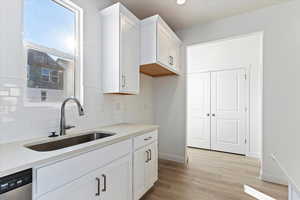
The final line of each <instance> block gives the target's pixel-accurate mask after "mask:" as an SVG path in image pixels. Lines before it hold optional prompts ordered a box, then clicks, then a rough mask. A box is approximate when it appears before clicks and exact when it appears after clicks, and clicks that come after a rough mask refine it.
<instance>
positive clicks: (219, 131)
mask: <svg viewBox="0 0 300 200" xmlns="http://www.w3.org/2000/svg"><path fill="white" fill-rule="evenodd" d="M245 73H246V72H245V70H243V69H239V70H228V71H219V72H212V73H211V113H212V118H211V147H212V149H213V150H218V151H224V152H231V153H238V154H245V151H246V148H245V147H246V145H245V138H246V132H247V113H246V106H247V96H248V92H247V91H248V89H247V82H246V80H245Z"/></svg>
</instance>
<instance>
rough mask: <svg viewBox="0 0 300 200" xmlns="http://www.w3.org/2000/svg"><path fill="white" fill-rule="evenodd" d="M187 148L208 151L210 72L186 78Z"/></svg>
mask: <svg viewBox="0 0 300 200" xmlns="http://www.w3.org/2000/svg"><path fill="white" fill-rule="evenodd" d="M187 123H188V146H190V147H196V148H204V149H210V72H207V73H198V74H191V75H189V76H188V120H187Z"/></svg>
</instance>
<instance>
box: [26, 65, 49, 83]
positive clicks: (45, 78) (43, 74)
mask: <svg viewBox="0 0 300 200" xmlns="http://www.w3.org/2000/svg"><path fill="white" fill-rule="evenodd" d="M29 75H30V74H29ZM41 77H42V78H41V80H43V81H46V82H49V81H50V70H49V69H46V68H42V70H41Z"/></svg>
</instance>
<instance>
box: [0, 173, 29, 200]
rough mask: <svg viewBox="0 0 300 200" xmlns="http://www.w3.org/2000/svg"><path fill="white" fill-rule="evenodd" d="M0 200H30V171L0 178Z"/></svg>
mask: <svg viewBox="0 0 300 200" xmlns="http://www.w3.org/2000/svg"><path fill="white" fill-rule="evenodd" d="M0 200H32V169H28V170H25V171H22V172H18V173H16V174H12V175H9V176H5V177H2V178H0Z"/></svg>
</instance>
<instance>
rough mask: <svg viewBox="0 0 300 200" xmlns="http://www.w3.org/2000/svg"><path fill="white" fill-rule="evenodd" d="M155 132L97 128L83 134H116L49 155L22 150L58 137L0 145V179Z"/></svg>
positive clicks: (145, 128)
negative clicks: (99, 132) (101, 132)
mask: <svg viewBox="0 0 300 200" xmlns="http://www.w3.org/2000/svg"><path fill="white" fill-rule="evenodd" d="M156 129H158V126H156V125H142V124H117V125H113V126H107V127H100V128H97V129H91V130H87V131H84V132H85V133H86V132H89V131H103V132H113V133H116V135H113V136H111V137H107V138H103V139H99V140H95V141H92V142H88V143H83V144H79V145H75V146H72V147H67V148H64V149H60V150H56V151H49V152H36V151H33V150H30V149H28V148H26V147H25V146H24V145H28V144H39V143H45V142H48V141H54V140H59V139H62V137H58V138H52V139H51V138H39V139H34V140H27V141H19V142H14V143H8V144H1V145H0V177H4V176H7V175H10V174H13V173H16V172H19V171H22V170H25V169H28V168H33V167H36V166H39V165H42V164H45V163H48V162H53V161H56V160H60V159H65V158H67V157H71V156H74V155H76V154H80V153H84V152H88V151H91V150H93V149H98V148H101V147H104V146H107V145H110V144H113V143H116V142H120V141H123V140H126V139H129V138H130V137H133V136H137V135H141V134H143V133H146V132H149V131H153V130H156ZM78 134H79V135H80V133H79V132H71V133H70V134H68V135H67V136H63V137H74V135H78ZM81 134H82V131H81Z"/></svg>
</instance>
